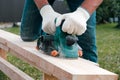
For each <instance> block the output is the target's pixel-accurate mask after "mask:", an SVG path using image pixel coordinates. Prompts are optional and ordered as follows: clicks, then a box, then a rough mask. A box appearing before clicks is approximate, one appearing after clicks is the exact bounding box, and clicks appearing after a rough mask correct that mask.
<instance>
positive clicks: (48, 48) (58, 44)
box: [36, 25, 82, 58]
mask: <svg viewBox="0 0 120 80" xmlns="http://www.w3.org/2000/svg"><path fill="white" fill-rule="evenodd" d="M61 26H62V25H60V26H58V27H56V32H55V34H54V35H48V34H46V35H42V36H40V38H39V39H38V40H37V47H36V48H37V49H38V50H42V51H43V52H44V53H46V54H48V55H51V56H54V57H56V56H58V57H64V58H78V57H79V56H82V48H81V47H80V46H79V45H78V44H77V41H78V38H77V37H76V36H75V35H71V34H68V33H65V32H63V31H62V30H61Z"/></svg>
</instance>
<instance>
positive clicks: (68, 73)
mask: <svg viewBox="0 0 120 80" xmlns="http://www.w3.org/2000/svg"><path fill="white" fill-rule="evenodd" d="M0 45H3V46H6V47H2V48H3V49H4V48H5V49H4V50H8V51H10V52H12V54H13V55H15V56H16V57H18V58H20V59H23V60H24V61H26V62H28V63H29V64H31V65H33V66H34V67H36V68H38V69H39V70H41V71H43V72H44V73H47V74H49V75H52V76H55V77H56V78H58V79H59V80H117V79H118V76H117V75H116V74H115V73H112V72H110V71H107V70H105V69H103V68H100V67H99V66H96V64H95V63H93V62H91V61H88V60H85V59H82V58H78V59H63V58H55V57H51V56H48V55H45V54H43V52H42V51H37V50H36V49H35V47H36V42H23V41H22V40H21V38H20V37H19V36H18V35H15V34H12V33H9V32H6V31H3V30H0ZM0 47H1V46H0ZM8 48H9V49H8ZM0 66H1V65H0Z"/></svg>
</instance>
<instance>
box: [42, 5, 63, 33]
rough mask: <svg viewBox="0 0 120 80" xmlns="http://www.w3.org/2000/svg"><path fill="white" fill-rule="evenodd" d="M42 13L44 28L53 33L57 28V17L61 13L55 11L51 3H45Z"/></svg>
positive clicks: (45, 30)
mask: <svg viewBox="0 0 120 80" xmlns="http://www.w3.org/2000/svg"><path fill="white" fill-rule="evenodd" d="M40 14H41V16H42V18H43V21H42V30H43V31H44V32H46V33H48V34H53V33H54V32H55V30H56V26H55V18H57V17H58V16H60V15H61V14H59V13H57V12H55V11H54V10H53V9H52V7H51V6H50V5H45V6H43V7H42V9H41V10H40Z"/></svg>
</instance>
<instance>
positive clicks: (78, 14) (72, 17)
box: [56, 7, 90, 35]
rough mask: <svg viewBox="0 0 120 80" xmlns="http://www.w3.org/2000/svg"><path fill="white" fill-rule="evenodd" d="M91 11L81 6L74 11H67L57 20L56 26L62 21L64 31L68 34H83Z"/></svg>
mask: <svg viewBox="0 0 120 80" xmlns="http://www.w3.org/2000/svg"><path fill="white" fill-rule="evenodd" d="M89 17H90V15H89V13H88V12H87V11H86V10H85V9H83V8H81V7H79V8H78V9H77V10H76V11H74V12H72V13H66V14H63V15H60V16H59V17H58V18H57V20H56V26H59V25H60V24H61V23H62V21H63V20H64V22H63V24H62V31H63V32H67V33H68V34H75V35H82V34H83V33H84V32H85V31H86V29H87V28H86V26H87V23H86V22H87V20H88V19H89Z"/></svg>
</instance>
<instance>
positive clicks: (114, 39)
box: [0, 24, 120, 80]
mask: <svg viewBox="0 0 120 80" xmlns="http://www.w3.org/2000/svg"><path fill="white" fill-rule="evenodd" d="M114 26H116V24H100V25H98V26H97V46H98V57H99V64H100V66H101V67H102V68H105V69H107V70H109V71H112V72H114V73H116V74H118V75H119V76H120V43H119V42H120V29H116V28H114ZM5 30H7V31H9V32H13V33H15V34H19V28H18V27H13V28H6V29H5ZM8 61H9V62H10V63H12V64H14V65H15V66H17V67H18V68H19V69H21V70H22V71H24V72H25V73H27V74H28V75H30V76H32V77H33V78H34V79H35V80H39V79H40V76H42V73H41V72H40V71H38V70H37V69H36V68H34V67H32V66H30V65H28V64H27V63H25V62H23V61H22V60H19V59H18V58H16V57H14V56H13V55H11V54H8ZM0 80H10V79H9V78H7V77H6V76H5V75H4V74H3V73H2V72H0ZM119 80H120V78H119Z"/></svg>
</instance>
